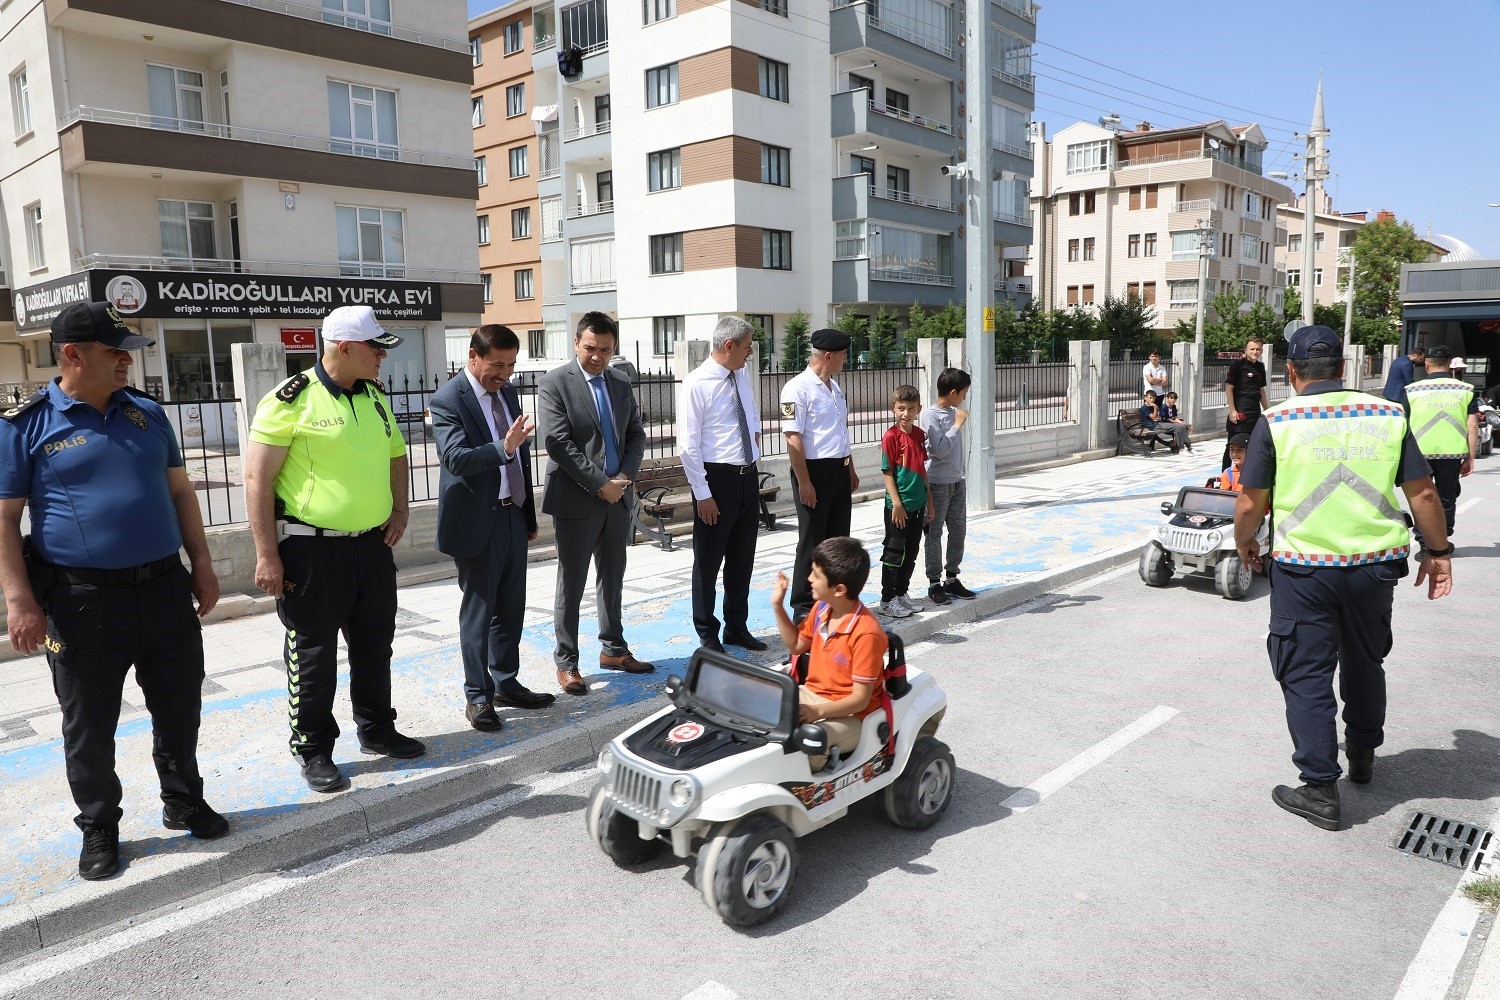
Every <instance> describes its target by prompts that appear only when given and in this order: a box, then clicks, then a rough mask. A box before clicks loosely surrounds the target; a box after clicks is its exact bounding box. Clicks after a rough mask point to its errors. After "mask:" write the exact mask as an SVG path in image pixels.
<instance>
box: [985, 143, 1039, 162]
mask: <svg viewBox="0 0 1500 1000" xmlns="http://www.w3.org/2000/svg"><path fill="white" fill-rule="evenodd" d="M990 145H991V146H994V147H995V148H996V149H998V150H1000V151H1001V152H1005V153H1009V154H1011V155H1012V156H1024V157H1026V159H1028V160H1029V159H1031V150H1030V149H1027V148H1026V147H1025V146H1013V145H1011V144H1010V143H1008V142H1001V141H1000V140H999V139H991V140H990Z"/></svg>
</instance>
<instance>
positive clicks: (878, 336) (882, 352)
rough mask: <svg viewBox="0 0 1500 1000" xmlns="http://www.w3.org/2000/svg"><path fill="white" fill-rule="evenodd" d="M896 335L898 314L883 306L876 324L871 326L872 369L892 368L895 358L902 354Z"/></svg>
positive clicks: (876, 317)
mask: <svg viewBox="0 0 1500 1000" xmlns="http://www.w3.org/2000/svg"><path fill="white" fill-rule="evenodd" d="M896 333H897V327H896V314H895V313H893V312H891V311H890V310H889V309H887V308H886V307H885V306H881V307H880V309H879V310H877V311H876V313H875V322H874V323H872V324H871V325H870V367H871V368H889V367H891V361H892V360H893V356H894V355H897V354H899V353H900V348H899V346H898V344H897V338H896ZM902 360H903V361H904V360H905V359H904V358H903V359H902ZM900 367H904V365H902V366H900Z"/></svg>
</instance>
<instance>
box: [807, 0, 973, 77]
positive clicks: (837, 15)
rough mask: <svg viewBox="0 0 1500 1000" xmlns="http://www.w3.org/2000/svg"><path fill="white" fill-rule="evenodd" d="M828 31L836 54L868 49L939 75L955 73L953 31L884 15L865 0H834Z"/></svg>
mask: <svg viewBox="0 0 1500 1000" xmlns="http://www.w3.org/2000/svg"><path fill="white" fill-rule="evenodd" d="M828 31H829V38H828V47H829V52H830V53H832V54H833V55H842V54H843V53H845V52H853V51H855V50H857V49H868V50H870V51H871V52H878V53H881V54H882V55H888V56H891V57H893V58H895V59H899V60H901V61H902V62H905V63H909V64H910V65H912V66H917V67H919V68H921V69H924V70H926V71H928V72H929V73H933V74H935V75H937V76H943V77H948V76H952V75H953V72H954V64H953V38H952V36H951V33H950V34H949V35H948V36H947V37H943V36H940V35H938V34H936V33H935V31H934V29H933V27H932V26H931V25H922V24H916V23H912V22H909V21H907V20H905V19H903V18H902V16H901V15H900V14H898V13H895V12H886V13H885V14H884V16H882V15H881V14H880V13H879V12H878V9H876V8H875V7H874V6H873V5H872V4H869V3H866V2H864V0H833V10H832V11H830V12H829V15H828Z"/></svg>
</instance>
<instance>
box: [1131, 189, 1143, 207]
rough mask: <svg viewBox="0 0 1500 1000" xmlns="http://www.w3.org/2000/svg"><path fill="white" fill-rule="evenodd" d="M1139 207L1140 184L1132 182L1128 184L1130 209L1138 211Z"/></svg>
mask: <svg viewBox="0 0 1500 1000" xmlns="http://www.w3.org/2000/svg"><path fill="white" fill-rule="evenodd" d="M1140 207H1141V186H1140V185H1139V184H1132V185H1131V186H1130V210H1131V211H1132V212H1135V211H1139V210H1140Z"/></svg>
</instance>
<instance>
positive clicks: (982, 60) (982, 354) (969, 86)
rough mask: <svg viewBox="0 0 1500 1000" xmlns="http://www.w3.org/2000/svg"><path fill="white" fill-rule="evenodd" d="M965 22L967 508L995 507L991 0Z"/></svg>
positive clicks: (970, 6) (973, 2)
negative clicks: (989, 318)
mask: <svg viewBox="0 0 1500 1000" xmlns="http://www.w3.org/2000/svg"><path fill="white" fill-rule="evenodd" d="M965 10H966V13H965V18H964V22H965V23H964V41H965V43H966V44H965V46H964V53H965V54H964V77H965V81H966V84H965V89H966V91H967V94H968V101H967V104H968V107H967V109H966V115H967V118H968V136H967V139H966V141H965V145H966V146H967V149H968V155H967V157H966V160H967V163H968V167H969V171H968V174H969V175H968V177H967V178H966V179H965V182H964V183H965V194H966V197H965V199H964V200H965V202H966V203H967V206H966V207H967V209H968V212H967V215H968V226H967V228H966V230H965V234H964V281H965V286H966V292H967V294H966V295H965V296H964V299H965V303H966V304H967V306H968V308H967V309H965V311H964V312H965V322H964V334H965V348H966V352H967V354H968V361H969V374H970V375H971V376H972V377H973V380H974V381H973V388H972V389H971V391H970V394H969V422H968V425H967V429H968V448H969V454H968V457H967V460H966V463H965V474H966V476H967V478H968V484H967V489H968V507H969V510H971V511H976V512H977V511H987V510H992V509H994V506H995V334H994V333H993V332H992V331H989V330H986V329H985V323H984V315H985V309H986V308H987V307H989V306H991V305H993V304H994V301H995V277H994V275H995V240H994V235H993V234H994V228H995V227H994V222H993V221H992V218H993V213H992V212H991V211H990V200H991V197H992V195H993V191H992V188H993V185H994V176H995V174H994V169H993V167H992V164H991V160H992V159H993V156H992V154H991V152H990V100H989V95H990V72H989V65H988V53H989V24H990V18H989V0H982V2H981V0H968V2H967V3H966V4H965Z"/></svg>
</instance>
